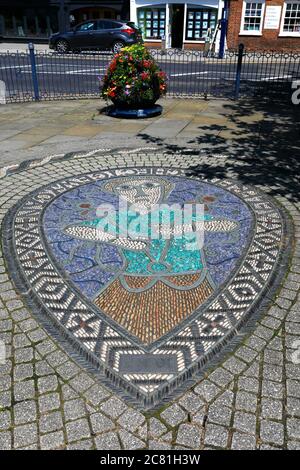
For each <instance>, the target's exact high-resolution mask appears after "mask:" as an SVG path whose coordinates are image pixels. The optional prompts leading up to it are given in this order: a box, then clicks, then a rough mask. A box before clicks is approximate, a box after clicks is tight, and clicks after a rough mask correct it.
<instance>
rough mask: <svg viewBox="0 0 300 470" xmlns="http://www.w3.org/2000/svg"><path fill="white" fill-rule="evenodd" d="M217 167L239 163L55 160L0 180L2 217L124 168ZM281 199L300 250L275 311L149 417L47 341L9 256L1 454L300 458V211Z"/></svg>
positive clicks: (3, 288) (106, 157)
mask: <svg viewBox="0 0 300 470" xmlns="http://www.w3.org/2000/svg"><path fill="white" fill-rule="evenodd" d="M208 163H209V165H210V167H211V168H213V166H214V165H218V167H220V165H224V168H225V165H226V167H227V168H232V167H233V163H234V162H233V161H231V160H230V157H224V155H223V156H222V159H220V158H218V156H217V155H216V156H215V157H210V159H207V158H205V157H202V156H200V155H194V154H193V155H192V154H190V155H187V154H186V155H182V154H180V153H175V154H172V155H170V154H163V153H157V152H153V153H152V154H143V153H142V152H131V153H126V152H118V153H117V152H115V153H114V154H113V155H110V154H109V153H103V154H94V155H92V156H84V155H77V156H76V155H75V156H73V158H72V159H67V160H64V161H55V160H53V161H52V162H51V161H50V162H48V163H44V164H43V165H42V166H32V167H31V168H27V169H24V170H23V171H20V172H15V173H14V172H13V173H12V174H11V175H9V176H5V175H4V176H3V177H2V178H1V179H0V182H1V189H0V218H1V220H2V219H3V217H4V216H5V214H6V212H7V211H8V210H9V209H10V208H11V207H12V206H13V205H14V204H15V203H16V202H17V201H18V200H20V199H21V198H22V197H24V196H25V195H26V194H28V193H30V192H31V191H33V190H35V189H37V188H39V187H41V186H43V185H45V184H47V183H50V182H52V181H55V180H57V179H59V178H61V177H65V176H72V175H76V174H78V173H83V172H88V171H94V170H99V169H101V168H102V169H105V168H111V167H117V166H141V165H145V164H148V165H149V164H151V165H158V166H166V167H170V166H176V167H182V168H187V167H190V166H192V165H201V167H202V168H205V167H206V166H207V165H208ZM240 165H242V163H240ZM233 173H234V172H232V171H231V174H230V176H231V177H233V176H234V174H233ZM260 189H262V190H263V191H265V192H266V193H268V192H269V191H270V188H269V187H263V186H262V185H261V186H260ZM275 198H276V199H277V201H278V202H279V203H280V204H281V205H282V206H284V207H285V210H286V211H287V212H288V213H289V214H290V216H291V218H292V219H293V222H294V227H295V242H294V246H293V255H292V257H291V263H290V267H289V272H288V273H287V275H286V278H285V279H284V281H283V285H282V287H281V289H280V290H279V291H278V292H277V296H276V297H275V298H274V299H273V300H272V304H271V307H270V308H269V310H268V312H267V313H266V314H265V316H264V317H263V318H262V319H261V320H260V321H259V322H258V323H257V326H256V328H255V330H254V332H252V334H250V335H249V337H247V338H246V340H245V341H244V342H243V343H242V344H240V345H239V346H238V347H237V348H236V350H235V352H234V353H233V354H231V355H230V356H228V357H227V358H225V360H224V361H223V362H222V364H221V365H219V366H218V367H212V369H211V370H210V371H208V372H207V373H205V376H204V377H203V378H202V379H199V382H198V383H197V384H196V385H195V386H193V387H192V388H191V389H190V390H189V391H187V392H186V393H184V394H183V395H182V396H180V397H178V398H177V399H176V400H175V401H174V402H173V403H166V404H165V405H164V406H163V407H162V408H160V409H157V410H155V411H153V412H148V413H145V414H144V413H142V412H140V411H138V410H137V409H135V408H134V407H133V406H131V405H130V404H128V403H125V402H123V401H122V400H121V399H120V398H118V397H116V396H114V395H113V394H112V393H111V392H110V391H109V390H108V389H106V388H105V387H104V386H103V385H101V384H100V383H99V382H98V381H97V380H96V379H95V377H94V376H92V375H90V374H89V373H88V372H86V371H85V370H84V369H82V368H81V367H80V366H78V365H77V364H75V363H74V361H73V360H71V359H70V357H69V356H68V355H67V354H66V353H65V352H64V351H63V350H62V349H61V347H60V346H59V345H58V344H57V343H56V342H55V341H54V340H53V339H52V338H50V337H49V336H48V335H47V333H46V332H45V331H44V330H43V328H41V327H40V326H39V324H38V323H37V322H36V320H35V319H34V317H33V316H32V315H31V313H30V311H29V310H28V309H27V308H26V306H25V305H24V304H23V301H22V298H21V297H20V296H19V295H18V293H17V292H16V291H15V289H14V287H13V285H12V283H11V281H10V276H9V273H8V272H7V270H6V266H5V263H4V260H3V258H2V256H1V257H0V340H2V341H4V343H5V349H6V355H7V360H6V361H5V363H4V364H2V365H0V449H11V448H14V449H65V448H66V449H105V450H109V449H145V448H149V449H210V448H221V449H222V448H229V449H230V448H231V449H273V448H275V449H277V448H278V449H283V448H284V449H299V448H300V431H299V429H300V426H299V425H300V366H299V363H298V362H299V356H300V354H299V352H298V350H297V348H299V344H300V316H299V307H300V296H299V285H300V244H299V228H300V215H299V209H300V204H299V202H295V201H294V200H293V199H290V198H289V194H287V195H286V196H283V195H278V196H276V197H275ZM0 254H1V253H0Z"/></svg>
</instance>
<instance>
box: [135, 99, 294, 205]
mask: <svg viewBox="0 0 300 470" xmlns="http://www.w3.org/2000/svg"><path fill="white" fill-rule="evenodd" d="M286 98H287V99H285V100H283V99H282V97H281V99H280V97H279V98H277V97H276V96H272V97H270V96H266V97H262V96H258V97H256V98H255V97H253V98H244V99H240V100H239V101H232V102H230V101H228V102H227V103H225V104H224V105H223V106H222V108H218V113H219V115H220V117H221V118H222V117H224V119H227V121H226V122H227V123H228V125H227V126H226V124H225V125H215V124H214V125H205V126H203V125H199V136H197V134H196V135H195V137H192V138H191V139H189V140H188V141H187V145H188V144H192V145H193V147H195V146H196V148H198V149H199V151H200V150H201V154H202V155H203V156H206V157H208V158H209V157H210V156H211V158H212V159H213V160H212V164H211V165H210V164H207V163H206V164H199V165H198V166H196V167H193V168H191V170H192V172H194V174H197V175H198V176H199V175H200V176H202V175H203V176H205V177H218V178H225V177H234V178H237V179H238V180H240V181H241V182H243V183H246V184H252V185H261V186H263V187H266V188H268V192H269V193H270V194H271V195H272V194H277V195H278V194H279V195H282V196H285V197H288V198H289V199H290V200H293V201H299V200H300V185H299V175H300V105H298V106H297V105H292V104H291V103H290V98H289V99H288V97H286ZM255 115H256V116H260V119H255ZM226 127H227V131H229V132H230V136H229V137H228V136H226V137H224V136H222V133H224V130H225V131H226ZM225 133H226V132H225ZM139 136H140V137H141V138H142V139H144V140H145V141H146V142H147V143H155V144H156V145H158V146H160V147H162V148H164V149H165V150H167V151H170V152H174V151H176V150H177V151H179V150H182V147H180V146H179V145H168V144H167V143H165V142H164V139H160V138H155V137H152V136H149V135H147V134H139ZM221 154H222V155H226V156H227V157H228V158H225V159H220V163H219V164H218V161H216V160H217V159H216V158H215V157H216V156H217V155H221ZM213 156H214V157H213ZM187 158H188V157H187ZM206 162H207V159H206Z"/></svg>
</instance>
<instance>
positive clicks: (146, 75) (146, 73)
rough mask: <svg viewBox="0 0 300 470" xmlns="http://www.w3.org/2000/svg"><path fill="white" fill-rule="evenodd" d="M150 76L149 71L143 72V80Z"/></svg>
mask: <svg viewBox="0 0 300 470" xmlns="http://www.w3.org/2000/svg"><path fill="white" fill-rule="evenodd" d="M149 78H150V74H149V72H142V73H141V79H142V80H148V79H149Z"/></svg>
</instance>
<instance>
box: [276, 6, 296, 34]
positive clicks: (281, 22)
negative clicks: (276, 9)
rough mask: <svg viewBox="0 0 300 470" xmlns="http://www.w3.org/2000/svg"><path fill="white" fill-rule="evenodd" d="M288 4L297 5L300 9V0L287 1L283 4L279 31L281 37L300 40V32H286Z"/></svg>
mask: <svg viewBox="0 0 300 470" xmlns="http://www.w3.org/2000/svg"><path fill="white" fill-rule="evenodd" d="M288 3H297V4H298V5H299V7H300V0H285V1H284V2H283V6H282V10H281V20H280V29H279V34H278V36H279V37H293V38H300V30H299V31H298V32H293V31H284V30H283V27H284V20H285V14H286V7H287V4H288Z"/></svg>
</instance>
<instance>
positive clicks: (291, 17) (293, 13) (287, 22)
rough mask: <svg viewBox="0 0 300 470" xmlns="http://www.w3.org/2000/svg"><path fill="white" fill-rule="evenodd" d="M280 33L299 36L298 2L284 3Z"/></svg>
mask: <svg viewBox="0 0 300 470" xmlns="http://www.w3.org/2000/svg"><path fill="white" fill-rule="evenodd" d="M282 31H283V32H284V33H292V34H297V35H298V34H300V2H287V3H286V6H285V12H284V19H283V28H282Z"/></svg>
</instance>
